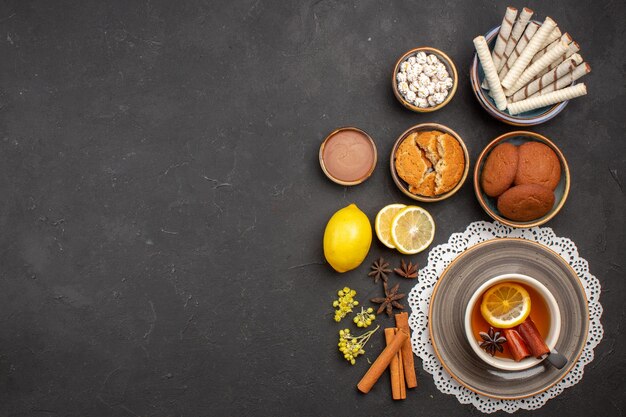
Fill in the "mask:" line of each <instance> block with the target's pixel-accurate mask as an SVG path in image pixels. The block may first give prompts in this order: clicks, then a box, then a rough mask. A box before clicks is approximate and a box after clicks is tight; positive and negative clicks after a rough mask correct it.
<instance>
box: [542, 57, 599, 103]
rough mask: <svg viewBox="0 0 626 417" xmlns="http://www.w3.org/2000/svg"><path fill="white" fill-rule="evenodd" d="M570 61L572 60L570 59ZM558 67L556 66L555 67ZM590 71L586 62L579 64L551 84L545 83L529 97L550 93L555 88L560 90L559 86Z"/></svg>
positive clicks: (570, 82)
mask: <svg viewBox="0 0 626 417" xmlns="http://www.w3.org/2000/svg"><path fill="white" fill-rule="evenodd" d="M570 62H572V61H570ZM557 68H558V67H557ZM590 72H591V67H590V66H589V64H587V63H586V62H584V63H582V64H580V65H579V66H577V67H575V68H574V71H572V72H570V73H568V74H565V75H564V76H563V77H561V78H559V79H558V80H556V81H555V82H553V83H552V84H549V85H546V86H545V87H544V88H542V89H541V90H539V91H537V92H536V93H535V94H533V95H531V96H530V97H537V96H542V95H545V94H548V93H551V92H553V91H555V90H560V89H561V88H565V87H567V86H568V85H570V84H572V83H573V82H574V81H576V80H577V79H579V78H581V77H584V76H585V75H587V74H589V73H590Z"/></svg>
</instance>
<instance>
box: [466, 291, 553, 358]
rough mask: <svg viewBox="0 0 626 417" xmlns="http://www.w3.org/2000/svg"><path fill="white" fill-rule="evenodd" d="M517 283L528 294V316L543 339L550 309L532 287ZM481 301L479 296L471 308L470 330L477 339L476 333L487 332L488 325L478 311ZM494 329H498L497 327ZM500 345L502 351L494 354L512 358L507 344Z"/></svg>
mask: <svg viewBox="0 0 626 417" xmlns="http://www.w3.org/2000/svg"><path fill="white" fill-rule="evenodd" d="M517 284H520V285H521V286H523V287H524V288H525V289H526V291H528V295H530V317H531V318H532V319H533V322H535V325H536V326H537V330H539V333H540V334H541V337H543V339H544V340H545V338H546V337H547V336H548V332H549V331H550V311H549V310H548V306H547V305H546V302H545V301H544V299H543V297H542V296H541V295H540V294H539V293H538V292H537V291H535V290H534V289H533V288H531V287H529V286H528V285H525V284H523V283H521V282H518V283H517ZM485 292H487V290H485ZM482 301H483V299H482V297H480V298H479V299H478V300H477V301H476V304H475V305H474V309H473V310H472V332H473V333H474V337H475V339H476V340H477V341H480V340H482V339H481V337H480V335H479V334H478V333H479V332H485V333H487V331H489V326H490V325H489V323H487V321H486V320H485V319H484V318H483V315H482V314H481V313H480V304H481V303H482ZM495 330H496V331H498V329H495ZM477 343H478V342H477ZM502 347H504V352H502V353H500V352H498V351H496V356H497V357H500V358H509V359H513V357H512V356H511V353H510V352H509V349H508V347H507V344H506V343H505V344H504V345H502Z"/></svg>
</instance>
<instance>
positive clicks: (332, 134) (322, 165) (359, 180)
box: [318, 126, 378, 186]
mask: <svg viewBox="0 0 626 417" xmlns="http://www.w3.org/2000/svg"><path fill="white" fill-rule="evenodd" d="M347 130H352V131H355V132H358V133H360V134H362V135H364V136H365V137H366V138H368V139H369V141H370V143H371V145H372V149H373V150H374V161H373V162H372V166H371V167H370V169H369V170H368V171H367V174H366V175H365V176H364V177H363V178H359V179H358V180H355V181H344V180H340V179H339V178H335V177H333V176H332V174H331V173H330V172H328V170H327V169H326V164H325V163H324V147H325V146H326V142H328V139H330V138H331V137H333V136H334V135H336V134H337V133H339V132H342V131H347ZM318 158H319V161H320V167H321V168H322V171H323V172H324V174H325V175H326V176H327V177H328V179H329V180H331V181H332V182H334V183H336V184H339V185H345V186H352V185H359V184H361V183H363V182H364V181H365V180H367V179H368V178H369V177H371V176H372V174H373V173H374V169H376V164H377V163H378V150H377V149H376V143H375V142H374V139H372V137H371V136H370V135H369V134H368V133H367V132H365V131H364V130H362V129H359V128H358V127H354V126H343V127H339V128H337V129H335V130H333V131H332V132H330V133H329V134H328V136H326V138H325V139H324V140H323V141H322V144H321V145H320V151H319V155H318Z"/></svg>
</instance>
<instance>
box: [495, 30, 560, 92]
mask: <svg viewBox="0 0 626 417" xmlns="http://www.w3.org/2000/svg"><path fill="white" fill-rule="evenodd" d="M565 51H567V44H566V43H565V42H560V43H559V44H558V45H557V46H555V47H554V48H552V50H550V51H549V52H548V53H547V54H545V55H544V56H543V57H541V58H540V59H539V60H537V62H535V63H534V64H532V65H530V66H529V67H528V68H526V69H525V70H524V72H523V73H522V75H520V77H519V78H518V79H517V81H516V82H515V84H514V85H513V87H511V88H509V89H508V90H505V91H504V94H505V95H506V96H507V97H508V96H512V95H513V94H514V93H515V92H516V91H517V90H519V89H520V88H522V87H524V86H525V85H526V84H528V83H529V82H530V81H531V80H532V79H533V78H535V76H536V75H537V74H539V72H540V71H543V69H544V68H547V67H548V66H549V65H550V64H551V63H553V62H554V61H556V60H557V59H559V56H561V55H562V54H564V53H565Z"/></svg>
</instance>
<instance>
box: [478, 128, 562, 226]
mask: <svg viewBox="0 0 626 417" xmlns="http://www.w3.org/2000/svg"><path fill="white" fill-rule="evenodd" d="M569 188H570V172H569V167H568V165H567V161H566V160H565V156H563V153H562V152H561V151H560V150H559V148H558V147H557V146H556V145H555V144H554V143H553V142H552V141H550V140H549V139H548V138H546V137H545V136H542V135H540V134H538V133H534V132H528V131H516V132H509V133H505V134H504V135H501V136H498V137H497V138H495V139H494V140H493V141H491V143H489V144H488V145H487V146H486V147H485V149H483V151H482V152H481V153H480V155H479V156H478V159H477V160H476V165H475V166H474V192H475V193H476V198H477V199H478V202H479V203H480V205H481V207H482V208H483V209H484V210H485V212H487V214H488V215H489V216H490V217H491V218H493V219H494V220H497V221H499V222H500V223H503V224H506V225H507V226H511V227H518V228H525V227H535V226H540V225H542V224H544V223H546V222H547V221H549V220H550V219H552V218H553V217H554V216H556V215H557V213H558V212H559V211H560V210H561V208H562V207H563V205H564V204H565V200H567V196H568V194H569Z"/></svg>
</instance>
